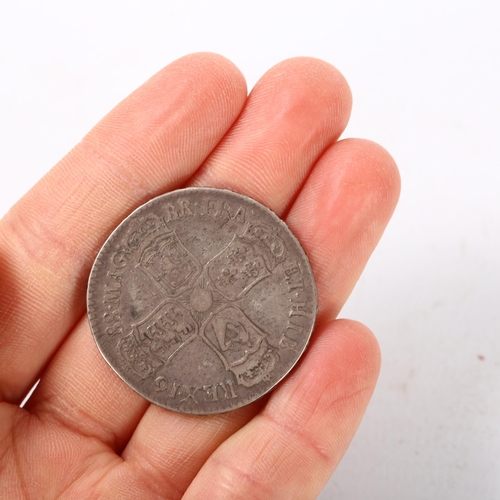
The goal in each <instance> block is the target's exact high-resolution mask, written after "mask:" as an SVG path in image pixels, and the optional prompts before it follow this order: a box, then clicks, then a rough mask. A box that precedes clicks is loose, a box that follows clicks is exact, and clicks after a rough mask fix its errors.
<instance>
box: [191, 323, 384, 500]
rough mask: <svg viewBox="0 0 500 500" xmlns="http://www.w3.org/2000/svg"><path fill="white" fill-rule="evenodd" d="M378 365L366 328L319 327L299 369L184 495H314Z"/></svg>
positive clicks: (341, 449)
mask: <svg viewBox="0 0 500 500" xmlns="http://www.w3.org/2000/svg"><path fill="white" fill-rule="evenodd" d="M379 366H380V355H379V350H378V344H377V342H376V340H375V339H374V337H373V336H372V335H371V333H370V332H369V331H368V330H367V329H366V328H365V327H363V326H362V325H360V324H358V323H354V322H348V321H345V320H342V321H340V320H337V321H335V322H333V323H329V324H328V325H326V326H325V327H323V328H322V331H321V332H319V338H318V340H317V341H316V342H315V343H314V344H313V345H312V346H311V349H310V350H309V352H308V355H307V357H306V358H305V359H304V360H303V362H302V363H301V364H300V366H299V367H298V369H296V370H295V372H294V373H293V374H292V375H291V376H290V377H289V378H288V379H286V381H285V382H284V383H282V384H281V385H280V386H279V387H278V388H277V389H276V390H275V391H274V392H273V394H272V396H271V398H270V400H269V402H268V404H267V405H266V407H265V409H264V410H263V411H262V412H261V413H260V414H259V415H257V416H256V417H255V418H254V419H253V420H252V421H251V422H250V423H248V424H247V425H246V426H245V427H243V428H242V429H241V430H239V431H238V432H237V433H235V434H234V435H233V436H231V437H230V438H229V439H228V440H227V441H225V442H224V443H223V444H222V445H221V446H220V447H219V448H218V449H217V450H216V451H215V452H214V453H213V454H212V455H211V456H210V458H209V459H208V460H207V462H206V463H205V464H204V466H203V467H202V469H201V470H200V472H199V474H198V475H197V476H196V478H195V479H194V481H193V482H192V484H191V486H190V487H189V488H188V490H187V492H186V493H185V495H184V497H183V498H185V499H186V500H188V499H191V498H192V499H198V498H217V499H220V500H223V499H231V500H235V499H245V500H248V499H252V498H256V499H257V498H258V499H259V500H262V499H266V498H269V499H271V498H272V499H273V500H277V499H286V500H291V499H300V500H305V499H308V498H311V499H312V498H316V497H317V495H318V494H319V493H320V491H321V489H322V488H323V486H324V484H325V483H326V481H327V480H328V478H329V477H330V475H331V473H332V472H333V470H334V469H335V467H336V466H337V464H338V463H339V461H340V459H341V458H342V456H343V454H344V453H345V451H346V449H347V447H348V445H349V443H350V441H351V440H352V438H353V436H354V434H355V432H356V429H357V427H358V425H359V423H360V421H361V417H362V415H363V413H364V411H365V409H366V406H367V404H368V401H369V399H370V397H371V394H372V392H373V389H374V387H375V382H376V379H377V376H378V371H379Z"/></svg>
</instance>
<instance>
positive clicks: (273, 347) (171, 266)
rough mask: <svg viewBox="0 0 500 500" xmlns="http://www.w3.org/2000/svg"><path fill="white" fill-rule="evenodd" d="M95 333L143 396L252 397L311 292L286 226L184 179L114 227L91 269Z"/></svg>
mask: <svg viewBox="0 0 500 500" xmlns="http://www.w3.org/2000/svg"><path fill="white" fill-rule="evenodd" d="M87 306H88V316H89V320H90V326H91V330H92V333H93V335H94V338H95V341H96V343H97V346H98V348H99V350H100V351H101V353H102V355H103V356H104V358H105V359H106V361H107V362H108V363H109V364H110V365H111V367H112V368H113V369H114V370H115V372H116V373H117V374H118V375H119V376H120V377H121V378H122V379H123V380H124V381H125V382H126V383H127V384H128V385H129V386H130V387H132V388H133V389H134V390H135V391H137V392H138V393H139V394H141V395H142V396H143V397H145V398H146V399H148V400H149V401H151V402H152V403H155V404H157V405H159V406H162V407H164V408H168V409H169V410H174V411H178V412H182V413H190V414H197V415H207V414H213V413H222V412H227V411H230V410H234V409H236V408H240V407H242V406H244V405H246V404H249V403H251V402H252V401H255V400H256V399H258V398H260V397H261V396H263V395H264V394H266V393H267V392H268V391H270V390H271V389H272V388H273V387H274V386H275V385H276V384H277V383H278V382H279V381H280V380H281V379H282V378H283V377H284V376H285V375H286V374H287V373H288V372H289V371H290V370H291V369H292V367H293V366H294V365H295V363H296V362H297V361H298V359H299V358H300V356H301V355H302V353H303V352H304V350H305V348H306V346H307V343H308V341H309V338H310V336H311V333H312V330H313V327H314V321H315V318H316V311H317V295H316V286H315V283H314V277H313V274H312V271H311V267H310V264H309V261H308V259H307V256H306V254H305V253H304V251H303V249H302V247H301V246H300V244H299V242H298V241H297V239H296V238H295V236H294V235H293V234H292V233H291V231H290V229H289V228H288V227H287V226H286V224H285V223H284V222H283V221H282V220H280V219H279V218H278V217H277V216H276V215H275V214H274V213H273V212H272V211H271V210H269V209H268V208H266V207H264V206H263V205H261V204H260V203H258V202H256V201H254V200H252V199H250V198H248V197H246V196H242V195H240V194H236V193H233V192H231V191H226V190H220V189H213V188H189V189H182V190H179V191H173V192H170V193H168V194H165V195H163V196H159V197H158V198H155V199H153V200H151V201H149V202H148V203H146V204H145V205H142V206H141V207H139V208H138V209H137V210H135V211H134V212H133V213H132V214H131V215H130V216H129V217H127V218H126V219H125V220H124V221H123V222H122V223H121V224H120V225H119V226H118V227H117V228H116V229H115V230H114V232H113V233H112V234H111V236H110V237H109V238H108V240H107V241H106V242H105V244H104V246H103V247H102V249H101V250H100V252H99V254H98V255H97V258H96V260H95V263H94V266H93V268H92V271H91V274H90V279H89V286H88V293H87Z"/></svg>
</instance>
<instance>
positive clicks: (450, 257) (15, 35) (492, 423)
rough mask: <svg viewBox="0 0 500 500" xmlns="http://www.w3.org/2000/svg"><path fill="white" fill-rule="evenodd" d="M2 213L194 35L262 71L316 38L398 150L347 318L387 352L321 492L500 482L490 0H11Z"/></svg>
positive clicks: (370, 495) (2, 58) (4, 49)
mask: <svg viewBox="0 0 500 500" xmlns="http://www.w3.org/2000/svg"><path fill="white" fill-rule="evenodd" d="M1 10H2V14H1V16H0V71H1V79H0V134H1V138H2V147H1V150H0V165H1V170H0V175H1V181H2V182H0V213H1V214H3V213H5V212H6V210H7V209H8V207H9V206H10V205H11V204H13V203H14V202H15V200H16V199H17V198H18V197H19V196H20V195H22V194H23V193H24V192H25V191H26V190H28V189H29V187H30V186H31V185H33V184H34V183H35V182H36V181H37V180H38V179H39V178H40V177H41V176H42V175H43V174H44V173H45V172H46V171H47V170H48V169H49V168H50V167H51V166H52V165H53V164H54V163H55V162H56V161H57V160H58V159H59V158H60V157H62V156H63V155H64V154H65V153H66V152H67V151H68V150H69V149H70V148H71V147H72V146H73V145H74V144H75V143H76V142H78V141H79V140H80V139H81V138H82V136H83V135H84V134H85V133H86V132H87V131H88V130H89V129H90V128H91V127H92V125H94V124H95V123H96V122H97V121H98V120H99V119H100V118H101V117H102V116H103V115H104V114H105V113H106V112H107V111H109V110H110V109H111V108H112V107H113V106H114V105H115V104H116V103H117V102H118V101H120V100H121V99H122V98H124V97H125V96H126V95H127V94H129V93H130V92H131V91H132V90H133V89H135V88H136V87H137V86H138V85H140V84H141V83H142V82H143V81H144V80H146V79H147V78H148V77H149V76H151V75H152V74H153V73H154V72H156V71H157V70H158V69H160V68H161V67H162V66H163V65H165V64H167V63H169V62H171V61H172V60H174V59H176V58H177V57H179V56H181V55H184V54H186V53H189V52H193V51H199V50H203V51H207V50H208V51H215V52H219V53H221V54H223V55H225V56H226V57H228V58H230V59H232V60H233V61H234V62H235V63H236V64H237V65H238V66H239V67H240V69H241V70H242V71H243V73H244V74H245V75H246V77H247V81H248V84H249V87H251V86H252V85H253V84H254V83H255V82H256V80H257V79H258V77H259V76H260V75H261V74H262V73H263V72H264V71H265V70H267V69H268V68H269V67H270V66H272V65H273V64H275V63H276V62H278V61H280V60H282V59H284V58H287V57H291V56H295V55H311V56H315V57H319V58H323V59H325V60H327V61H329V62H331V63H332V64H334V65H336V66H337V67H338V68H339V69H340V70H341V71H342V72H343V73H344V75H345V76H346V78H347V79H348V81H349V82H350V84H351V87H352V91H353V94H354V110H353V114H352V119H351V124H350V125H349V127H348V129H347V131H346V133H345V134H344V136H359V137H367V138H370V139H373V140H375V141H377V142H379V143H381V144H382V145H383V146H385V147H386V148H387V149H388V150H389V151H390V152H391V153H392V154H393V156H394V157H395V159H396V161H397V162H398V164H399V166H400V169H401V174H402V180H403V191H402V197H401V202H400V205H399V208H398V209H397V211H396V214H395V217H394V219H393V221H392V223H391V224H390V226H389V228H388V230H387V232H386V234H385V236H384V238H383V240H382V242H381V244H380V246H379V248H378V249H377V250H376V252H375V254H374V255H373V257H372V259H371V261H370V263H369V265H368V266H367V268H366V272H365V273H364V275H363V277H362V278H361V280H360V282H359V283H358V285H357V287H356V289H355V291H354V293H353V295H352V298H351V299H350V300H349V302H348V303H347V305H346V306H345V308H344V310H343V311H342V314H341V315H342V316H345V317H352V318H355V319H359V320H361V321H363V322H365V323H366V324H367V325H368V326H370V328H372V329H373V330H374V331H375V333H376V334H377V336H378V338H379V341H380V344H381V347H382V352H383V368H382V373H381V377H380V382H379V385H378V388H377V390H376V393H375V396H374V398H373V400H372V403H371V405H370V407H369V409H368V412H367V415H366V418H365V420H364V422H363V424H362V425H361V428H360V430H359V432H358V434H357V436H356V438H355V440H354V443H353V445H352V447H351V448H350V450H349V451H348V453H347V454H346V456H345V458H344V460H343V461H342V463H341V465H340V467H339V468H338V470H337V472H336V473H335V474H334V475H333V477H332V478H331V480H330V482H329V483H328V485H327V486H326V488H325V490H324V491H323V493H322V495H321V497H320V498H321V499H323V500H325V499H330V498H335V499H341V500H363V499H369V500H372V499H373V500H392V499H394V500H396V499H397V500H401V499H404V500H426V499H444V500H451V499H453V500H462V499H464V500H465V499H467V500H470V499H482V500H490V499H491V500H494V499H498V498H500V331H499V330H500V328H499V325H500V312H499V311H500V308H499V306H498V301H499V299H500V263H499V256H500V227H499V226H500V223H499V221H500V201H499V198H500V189H499V186H500V173H499V171H500V154H499V152H498V144H499V136H500V126H499V116H500V98H499V95H498V93H499V89H500V30H499V28H498V19H499V14H500V11H499V8H498V6H497V4H495V3H494V2H492V1H486V0H476V1H474V2H473V1H460V0H458V1H451V0H447V1H444V0H432V1H431V0H421V1H419V2H401V1H395V0H390V1H388V0H385V1H379V2H370V1H369V0H354V1H349V2H331V1H330V2H327V1H323V2H322V1H318V0H309V1H307V2H298V1H291V0H289V1H287V2H285V1H262V0H256V1H253V2H235V1H234V0H232V1H211V2H206V1H194V0H185V1H184V2H182V3H181V2H180V1H165V0H163V1H159V0H156V1H124V0H122V1H118V0H105V1H103V0H99V1H97V0H88V1H87V2H85V3H83V2H81V3H79V4H77V3H76V2H63V1H56V0H46V1H44V2H41V1H40V2H39V1H34V0H33V1H24V2H23V1H19V2H10V3H9V4H7V3H6V2H5V5H4V4H2V9H1Z"/></svg>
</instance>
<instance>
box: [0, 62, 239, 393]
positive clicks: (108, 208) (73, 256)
mask: <svg viewBox="0 0 500 500" xmlns="http://www.w3.org/2000/svg"><path fill="white" fill-rule="evenodd" d="M245 98H246V85H245V82H244V79H243V77H242V75H241V73H240V72H239V71H238V70H237V69H236V67H235V66H233V64H232V63H230V62H229V61H227V60H226V59H224V58H223V57H221V56H217V55H214V54H194V55H191V56H187V57H184V58H182V59H180V60H178V61H176V62H174V63H172V64H171V65H169V66H167V67H166V68H165V69H163V70H162V71H160V72H159V73H158V74H156V75H155V76H154V77H153V78H151V79H150V80H149V81H148V82H146V83H145V84H144V85H143V86H142V87H140V88H139V89H138V90H137V91H136V92H134V93H133V94H132V95H131V96H130V97H128V98H127V99H126V100H125V101H123V102H122V103H121V104H119V105H118V106H117V107H116V108H115V109H114V110H113V111H112V112H111V113H110V114H109V115H108V116H106V117H105V118H104V119H103V120H102V121H101V122H100V123H98V124H97V126H96V127H95V128H94V129H93V130H92V131H91V132H90V133H89V134H88V135H87V136H86V137H85V138H84V139H83V140H82V142H81V143H80V144H78V145H77V146H76V147H75V149H73V150H72V151H71V152H70V153H69V154H68V155H67V156H66V157H65V158H63V160H62V161H61V162H60V163H59V164H58V165H56V166H55V167H54V168H53V169H52V170H51V171H50V172H49V173H48V174H47V175H46V176H45V177H44V178H43V179H42V180H41V181H40V182H39V183H38V184H37V185H36V186H35V187H34V188H33V189H32V190H31V191H30V192H29V193H28V194H27V195H26V196H25V197H24V198H23V199H22V200H21V201H20V202H18V203H17V204H16V205H15V206H14V207H13V208H12V209H11V210H10V212H9V213H8V214H7V215H6V216H5V217H4V219H3V220H2V221H1V222H0V280H1V281H0V322H1V324H2V329H1V331H0V345H2V350H1V351H0V400H2V401H8V402H19V401H20V400H21V399H22V398H23V396H24V395H25V393H26V392H27V391H28V390H29V388H30V387H31V386H32V384H33V383H34V381H35V380H36V378H37V377H38V375H39V373H40V371H41V370H42V369H43V367H44V366H45V364H46V363H47V362H48V360H49V359H50V358H51V356H52V355H53V353H54V352H55V350H56V349H57V347H58V346H59V345H60V343H61V342H62V340H63V338H64V337H65V335H66V333H67V332H68V331H69V329H70V328H71V327H72V326H73V325H74V324H75V322H76V321H77V320H78V318H79V317H80V316H81V315H82V314H83V312H84V309H85V301H84V297H85V287H86V276H87V275H88V271H89V269H90V266H91V263H92V260H93V258H94V257H95V254H96V252H97V250H98V248H99V246H100V245H101V244H102V243H103V241H104V239H105V237H106V236H107V234H109V232H110V231H111V229H112V228H113V227H114V226H116V225H117V223H118V222H119V221H120V220H121V219H123V217H124V216H125V215H127V214H128V213H130V212H131V211H132V210H133V209H134V208H135V207H137V206H138V205H140V204H141V203H143V202H145V201H146V200H148V199H150V198H152V197H154V196H156V195H158V194H161V193H162V192H165V191H167V190H170V189H175V188H177V187H179V186H180V185H182V183H183V182H184V181H185V180H186V179H187V178H189V177H190V176H191V175H192V174H193V173H194V172H195V171H196V169H197V168H198V167H199V166H200V164H201V163H202V161H203V160H204V159H205V157H206V156H207V155H208V154H209V153H210V151H211V150H212V149H213V148H214V147H215V145H216V144H217V143H218V142H219V140H220V139H221V137H222V136H223V135H224V133H225V132H226V130H227V129H228V128H229V127H230V125H231V124H232V122H233V121H234V120H235V119H236V117H237V116H238V114H239V112H240V110H241V108H242V106H243V103H244V101H245ZM131 186H133V187H134V188H133V189H131Z"/></svg>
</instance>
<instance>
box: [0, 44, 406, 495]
mask: <svg viewBox="0 0 500 500" xmlns="http://www.w3.org/2000/svg"><path fill="white" fill-rule="evenodd" d="M350 108H351V97H350V91H349V88H348V86H347V84H346V82H345V80H344V79H343V77H342V76H341V75H340V73H339V72H338V71H337V70H335V69H334V68H333V67H331V66H330V65H328V64H326V63H324V62H322V61H318V60H316V59H308V58H298V59H291V60H288V61H285V62H283V63H281V64H278V65H277V66H275V67H274V68H272V69H271V70H270V71H269V72H268V73H266V74H265V75H264V76H263V77H262V78H261V80H260V81H259V82H258V83H257V85H256V86H255V88H254V89H253V91H252V92H251V94H250V95H249V96H247V95H246V86H245V82H244V80H243V77H242V76H241V74H240V73H239V72H238V70H237V69H236V68H235V67H234V66H233V65H232V64H231V63H230V62H229V61H227V60H226V59H224V58H222V57H220V56H216V55H213V54H195V55H191V56H188V57H185V58H182V59H180V60H178V61H176V62H174V63H173V64H171V65H169V66H167V67H166V68H165V69H163V70H162V71H160V72H159V73H158V74H157V75H155V76H154V77H153V78H151V79H150V80H149V81H148V82H146V83H145V84H144V85H143V86H142V87H140V88H139V89H138V90H137V91H136V92H134V93H133V94H132V95H131V96H129V97H128V98H127V99H126V100H124V101H123V102H122V103H121V104H119V105H118V106H117V107H116V108H115V109H114V110H113V111H112V112H111V113H110V114H109V115H108V116H106V117H105V118H104V119H103V120H102V121H101V122H100V123H98V124H97V125H96V127H95V128H94V129H93V130H92V131H91V132H90V133H89V134H88V135H87V136H86V137H85V138H84V139H83V140H82V142H81V143H80V144H78V145H77V146H76V147H75V148H74V149H73V150H72V151H71V152H70V153H69V154H68V155H67V156H66V157H65V158H63V159H62V160H61V162H60V163H59V164H58V165H56V166H55V167H54V168H53V169H52V170H51V171H50V172H49V173H48V174H47V175H46V176H45V177H44V178H43V179H42V180H41V181H40V182H39V183H38V184H37V185H36V186H35V187H34V188H33V189H32V190H31V191H30V192H29V193H28V194H27V195H26V196H25V197H24V198H23V199H21V200H20V201H19V202H18V203H17V205H15V206H14V207H13V208H12V209H11V210H10V212H9V213H8V214H7V215H6V216H5V217H4V219H3V220H2V221H1V223H0V287H1V294H0V321H1V330H0V401H1V403H0V491H1V492H2V498H4V497H6V498H15V499H17V498H21V499H24V498H26V499H28V498H29V499H37V500H38V499H44V498H47V499H52V498H61V499H63V498H64V499H66V498H67V499H75V498H76V499H86V498H116V499H129V498H130V499H144V498H147V499H149V498H152V499H156V498H158V499H160V498H161V499H167V498H168V499H174V498H181V497H182V498H186V499H212V498H213V499H240V498H241V499H250V498H257V499H264V498H265V499H267V498H269V499H282V498H283V499H287V500H288V499H295V498H296V499H301V500H302V499H308V498H315V497H316V496H317V495H318V494H319V492H320V491H321V489H322V487H323V485H324V484H325V482H326V481H327V480H328V478H329V476H330V474H331V473H332V471H333V470H334V469H335V467H336V465H337V464H338V462H339V460H340V459H341V457H342V455H343V454H344V452H345V450H346V449H347V446H348V445H349V443H350V441H351V439H352V437H353V435H354V433H355V431H356V429H357V426H358V425H359V422H360V420H361V417H362V415H363V413H364V410H365V408H366V405H367V403H368V401H369V398H370V396H371V394H372V392H373V388H374V386H375V382H376V379H377V375H378V370H379V350H378V345H377V342H376V340H375V339H374V337H373V336H372V334H371V333H370V332H369V331H368V330H367V329H366V328H365V327H364V326H362V325H360V324H359V323H355V322H352V321H347V320H336V319H335V318H336V316H337V314H338V312H339V311H340V309H341V307H342V305H343V304H344V302H345V300H346V299H347V297H348V295H349V293H350V291H351V290H352V287H353V286H354V284H355V283H356V280H357V279H358V277H359V274H360V272H361V271H362V269H363V267H364V265H365V264H366V261H367V259H368V257H369V255H370V253H371V252H372V250H373V248H374V247H375V245H376V243H377V241H378V240H379V238H380V236H381V235H382V232H383V230H384V228H385V225H386V224H387V222H388V220H389V218H390V216H391V214H392V211H393V209H394V206H395V204H396V201H397V197H398V193H399V177H398V173H397V169H396V167H395V165H394V162H393V160H392V159H391V157H390V156H389V155H388V154H387V153H386V152H385V151H384V150H383V149H382V148H381V147H380V146H377V145H376V144H373V143H371V142H368V141H364V140H357V139H350V140H342V141H337V139H338V137H339V136H340V134H341V133H342V131H343V129H344V127H345V126H346V124H347V121H348V118H349V114H350ZM184 186H214V187H219V188H227V189H231V190H233V191H236V192H239V193H242V194H245V195H248V196H250V197H252V198H254V199H256V200H258V201H260V202H261V203H263V204H264V205H267V206H268V207H269V208H271V209H272V210H273V211H274V212H276V213H277V214H278V215H279V216H280V217H282V218H283V219H284V220H286V222H287V224H288V225H289V227H290V228H291V229H292V231H293V232H294V233H295V234H296V236H297V237H298V238H299V240H300V241H301V243H302V246H303V247H304V249H305V250H306V252H307V254H308V255H309V258H310V260H311V265H312V268H313V271H314V274H315V277H316V282H317V287H318V297H319V311H318V320H317V327H316V331H315V333H314V335H313V339H312V341H311V345H310V346H309V348H308V350H307V352H306V354H305V356H304V358H303V359H302V360H301V362H299V364H298V366H297V367H296V368H295V369H294V371H293V372H292V373H291V375H290V376H289V377H288V378H287V379H286V380H285V381H284V382H282V383H281V384H280V385H279V386H278V387H277V388H276V389H275V390H274V392H273V393H272V394H271V395H270V396H269V397H267V398H264V399H262V400H260V401H257V402H255V403H253V404H251V405H249V406H246V407H244V408H241V409H239V410H236V411H234V412H230V413H227V414H222V415H213V416H204V417H199V416H188V415H181V414H177V413H173V412H170V411H168V410H164V409H162V408H159V407H156V406H154V405H151V404H149V403H148V402H147V401H146V400H144V399H143V398H142V397H140V396H139V395H137V394H136V393H135V392H133V391H132V390H131V389H130V388H129V387H128V386H126V385H125V384H124V383H123V382H122V381H121V380H120V379H119V378H118V376H117V375H116V374H115V373H114V372H113V371H112V370H111V368H110V367H109V366H108V365H107V364H106V362H105V361H104V359H103V358H102V357H101V356H100V354H99V352H98V350H97V347H96V345H95V343H94V341H93V338H92V335H91V334H90V331H89V326H88V322H87V319H86V315H85V291H86V284H87V279H88V274H89V271H90V267H91V265H92V262H93V259H94V258H95V256H96V253H97V251H98V249H99V247H100V246H101V245H102V243H103V242H104V240H105V239H106V237H107V236H108V235H109V233H110V232H111V231H112V229H113V228H114V227H115V226H116V225H117V224H118V223H119V222H120V221H121V220H122V219H123V218H124V217H125V216H126V215H128V214H129V213H130V212H131V211H132V210H133V209H134V208H136V207H137V206H139V205H140V204H142V203H144V202H146V201H147V200H149V199H151V198H152V197H154V196H157V195H159V194H162V193H165V192H167V191H170V190H173V189H177V188H181V187H184ZM38 378H41V381H40V384H39V385H38V387H37V389H36V390H35V392H34V393H33V395H32V397H31V398H30V399H29V401H28V403H27V404H26V406H25V407H24V408H20V407H19V403H20V402H21V401H22V400H23V398H24V397H25V396H26V394H27V392H28V391H29V389H30V388H31V387H32V386H33V384H34V383H35V381H36V380H37V379H38Z"/></svg>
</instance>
